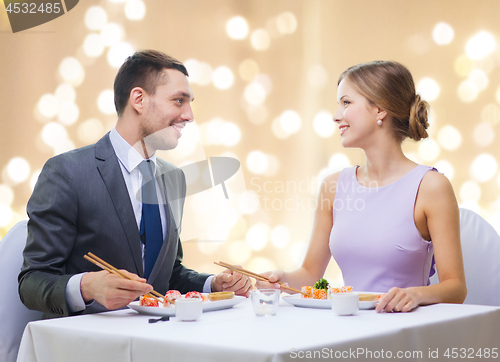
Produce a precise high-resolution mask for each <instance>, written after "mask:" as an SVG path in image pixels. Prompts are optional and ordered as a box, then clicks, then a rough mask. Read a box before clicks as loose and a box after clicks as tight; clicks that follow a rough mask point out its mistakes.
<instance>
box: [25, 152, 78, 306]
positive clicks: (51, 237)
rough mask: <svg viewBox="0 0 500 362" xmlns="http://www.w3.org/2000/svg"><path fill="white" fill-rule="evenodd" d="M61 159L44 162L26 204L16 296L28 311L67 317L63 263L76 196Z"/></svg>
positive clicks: (71, 234)
mask: <svg viewBox="0 0 500 362" xmlns="http://www.w3.org/2000/svg"><path fill="white" fill-rule="evenodd" d="M71 176H72V173H71V171H70V170H69V169H68V168H67V167H65V162H64V158H63V157H60V156H59V157H55V158H52V159H50V160H49V161H47V163H46V164H45V166H44V168H43V170H42V172H41V174H40V176H39V178H38V181H37V184H36V186H35V189H34V191H33V194H32V196H31V198H30V200H29V201H28V205H27V212H28V216H29V221H28V238H27V242H26V248H25V249H24V253H23V255H24V262H23V266H22V269H21V273H20V274H19V295H20V298H21V301H22V302H23V303H24V305H26V307H27V308H29V309H35V310H40V311H42V312H44V313H48V314H52V315H57V316H67V315H69V314H70V313H69V311H68V307H67V303H66V298H65V289H66V284H67V282H68V280H69V278H70V277H71V275H69V274H66V270H65V263H66V261H67V259H68V257H69V255H70V253H71V251H72V248H73V246H74V243H75V240H76V233H77V224H76V220H77V214H78V206H77V205H78V195H77V191H76V190H75V187H74V182H72V179H71Z"/></svg>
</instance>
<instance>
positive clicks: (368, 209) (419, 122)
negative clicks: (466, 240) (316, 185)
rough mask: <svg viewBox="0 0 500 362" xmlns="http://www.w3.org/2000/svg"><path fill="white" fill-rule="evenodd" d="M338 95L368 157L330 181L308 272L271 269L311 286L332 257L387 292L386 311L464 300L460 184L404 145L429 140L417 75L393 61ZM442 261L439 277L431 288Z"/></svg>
mask: <svg viewBox="0 0 500 362" xmlns="http://www.w3.org/2000/svg"><path fill="white" fill-rule="evenodd" d="M337 99H338V100H339V101H338V102H339V108H338V110H337V112H336V113H335V115H334V121H335V122H336V123H338V125H339V130H340V135H341V137H342V145H343V146H344V147H357V148H361V149H362V150H363V151H364V154H365V158H366V163H365V165H363V166H354V167H349V168H346V169H344V170H343V171H341V172H337V173H334V174H332V175H330V176H328V177H327V178H326V179H325V181H324V183H323V185H322V187H321V191H320V198H321V199H322V200H323V199H327V200H330V201H331V203H327V204H326V207H325V206H324V205H325V204H324V203H321V204H320V207H318V209H317V211H316V221H315V225H314V229H313V234H312V237H311V241H310V245H309V249H308V251H307V254H306V257H305V259H304V262H303V263H302V266H301V268H299V269H297V270H295V271H292V272H289V273H285V272H283V271H274V272H268V273H267V274H265V275H266V276H269V279H270V280H272V282H277V281H281V282H287V283H289V284H290V285H291V286H294V287H295V288H299V287H300V286H302V285H312V283H314V282H315V281H316V280H318V279H319V278H321V277H322V276H323V274H324V272H325V270H326V267H327V265H328V262H329V260H330V255H332V256H333V257H334V259H335V261H336V262H337V263H338V265H339V266H340V269H341V271H342V275H343V277H344V282H345V283H346V285H350V286H353V288H354V290H355V291H368V292H382V293H386V294H385V296H384V297H382V298H381V300H380V301H379V303H378V305H377V308H376V309H377V311H378V312H381V311H382V310H385V311H387V312H389V311H397V312H407V311H410V310H412V309H414V308H416V307H417V306H418V305H423V304H432V303H439V302H447V303H462V302H463V301H464V299H465V295H466V287H465V277H464V270H463V261H462V255H461V247H460V232H459V220H458V206H457V202H456V199H455V195H454V193H453V189H452V187H451V184H450V183H449V181H448V180H447V179H446V178H445V177H444V176H443V175H441V174H439V173H438V172H434V171H436V169H434V168H433V167H428V166H423V165H417V164H416V163H414V162H413V161H411V160H409V159H408V158H407V157H406V156H405V155H404V153H403V151H402V148H401V142H402V141H403V139H404V138H407V137H410V138H413V139H415V140H419V139H421V138H425V137H427V132H426V128H427V127H428V123H427V108H428V105H427V103H426V102H425V101H422V100H421V99H420V96H419V95H418V94H416V93H415V85H414V83H413V77H412V76H411V74H410V72H409V71H408V70H407V69H406V68H405V67H404V66H403V65H401V64H399V63H395V62H388V61H377V62H372V63H365V64H359V65H356V66H354V67H351V68H349V69H347V70H346V71H345V72H343V73H342V74H341V75H340V77H339V81H338V90H337ZM360 225H361V227H360ZM330 253H331V254H330ZM434 259H435V261H436V266H437V268H438V272H439V276H440V283H439V284H437V285H433V286H429V284H430V281H429V277H430V276H431V275H432V274H434V265H433V260H434ZM258 286H259V287H262V288H266V287H269V286H276V284H269V283H265V282H258Z"/></svg>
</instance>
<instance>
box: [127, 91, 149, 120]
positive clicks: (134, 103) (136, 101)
mask: <svg viewBox="0 0 500 362" xmlns="http://www.w3.org/2000/svg"><path fill="white" fill-rule="evenodd" d="M145 97H146V92H145V91H144V89H142V88H141V87H135V88H132V90H131V91H130V97H129V102H130V105H131V107H132V109H134V110H135V111H136V112H137V113H138V114H142V112H143V110H144V106H145Z"/></svg>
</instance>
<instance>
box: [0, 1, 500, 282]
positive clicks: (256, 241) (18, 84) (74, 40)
mask: <svg viewBox="0 0 500 362" xmlns="http://www.w3.org/2000/svg"><path fill="white" fill-rule="evenodd" d="M498 14H500V2H499V1H497V0H481V1H472V0H440V1H430V0H424V1H418V2H416V1H400V0H377V1H368V0H366V1H362V0H355V1H349V2H346V1H338V0H307V1H306V0H273V1H268V0H210V1H204V0H183V1H171V0H163V1H145V0H86V1H80V3H79V4H78V5H77V6H76V7H75V8H74V9H73V10H71V11H70V12H68V13H67V14H65V15H64V16H62V17H60V18H57V19H55V20H53V21H51V22H49V23H46V24H44V25H41V26H38V27H36V28H32V29H29V30H26V31H23V32H20V33H16V34H13V33H12V31H11V28H10V25H9V22H8V18H7V13H6V11H5V7H4V5H3V4H2V5H0V49H1V51H0V64H1V67H0V79H1V86H0V87H1V88H0V107H1V114H2V115H1V120H0V238H1V237H2V236H3V235H5V234H6V233H7V231H8V230H9V229H10V227H12V226H13V225H14V224H15V223H16V222H17V221H19V220H21V219H23V218H26V217H27V216H26V211H25V209H26V203H27V201H28V199H29V197H30V195H31V192H32V189H33V187H34V184H35V182H36V179H37V177H38V174H39V172H40V170H41V168H42V167H43V164H44V163H45V162H46V160H47V159H48V158H50V157H52V156H54V155H57V154H59V153H61V152H64V151H67V150H70V149H73V148H76V147H81V146H85V145H88V144H91V143H94V142H96V141H97V140H98V139H100V138H101V137H102V136H103V135H104V134H105V133H106V132H108V131H109V130H110V129H112V128H113V127H114V125H115V122H116V115H115V110H114V105H113V92H112V87H113V80H114V76H115V74H116V72H117V69H118V67H119V66H120V65H121V63H122V62H123V60H124V59H125V57H126V56H128V55H129V54H131V53H133V52H134V51H136V50H141V49H148V48H152V49H157V50H161V51H163V52H166V53H168V54H170V55H173V56H174V57H176V58H178V59H179V60H181V61H183V62H184V63H185V64H186V66H187V68H188V71H189V72H190V78H189V80H190V83H191V87H192V90H193V92H194V94H195V101H194V102H193V110H194V114H195V118H196V121H195V122H194V123H193V124H191V125H189V126H188V128H186V132H185V134H184V135H183V138H182V139H181V143H180V145H179V147H178V149H176V150H175V151H170V152H168V153H166V154H165V155H162V157H164V158H166V159H167V160H171V161H173V162H174V163H176V164H178V165H183V164H189V163H192V162H195V161H200V160H202V159H203V158H204V157H216V156H228V157H234V158H237V159H238V160H239V161H240V162H241V168H240V170H239V171H238V173H237V175H236V176H235V179H236V178H237V180H238V182H237V183H238V185H237V186H232V185H231V182H230V180H228V190H229V194H231V192H232V191H234V192H235V193H234V195H236V196H235V197H233V199H232V200H234V201H235V202H233V204H232V205H231V206H232V208H233V211H234V212H233V213H232V216H233V217H228V218H227V219H222V220H223V221H224V220H227V221H226V222H222V223H219V224H220V227H218V228H217V230H211V232H210V233H208V234H205V235H201V232H200V233H196V235H195V236H196V237H193V238H191V237H192V236H193V235H190V236H188V237H187V238H183V240H184V254H185V264H186V265H187V266H189V267H193V268H195V269H197V270H199V271H207V272H214V273H216V272H219V271H220V268H219V267H217V266H215V265H214V264H213V262H214V261H219V260H223V261H226V262H229V263H238V264H241V265H243V266H244V267H245V268H247V269H250V270H253V271H256V272H262V271H266V270H270V269H274V268H280V269H284V270H291V269H293V268H295V267H297V266H299V265H300V263H301V261H302V259H303V257H304V254H305V251H306V249H307V245H308V243H309V237H310V233H311V229H312V224H313V216H314V210H315V208H316V197H317V192H318V184H319V182H320V181H321V179H322V178H323V177H324V176H325V175H327V174H329V173H331V172H335V171H338V170H340V169H342V168H344V167H347V166H351V165H356V164H358V165H361V164H363V163H364V156H363V153H362V152H361V151H359V150H353V149H343V148H342V147H341V145H340V136H339V132H338V129H337V127H336V126H335V125H334V123H333V121H332V115H333V114H334V113H335V110H336V108H337V103H336V83H337V77H338V75H339V74H340V73H341V72H342V71H343V70H344V69H346V68H347V67H349V66H351V65H354V64H357V63H361V62H367V61H372V60H378V59H386V60H396V61H398V62H401V63H403V64H405V65H406V66H407V67H408V68H409V69H410V71H411V72H412V74H413V76H414V79H415V83H416V85H417V91H418V92H419V93H420V94H421V95H422V97H423V98H424V99H426V100H427V101H428V102H429V103H430V105H431V109H432V111H431V119H430V129H429V134H430V137H429V138H428V139H426V140H424V141H421V142H414V141H410V140H407V141H405V142H404V144H403V147H404V150H405V152H406V154H407V155H408V157H409V158H410V159H412V160H414V161H416V162H419V163H423V164H426V165H432V166H435V167H436V168H438V170H439V171H441V172H443V173H444V174H445V175H446V176H447V177H448V178H449V179H450V180H451V182H452V184H453V186H454V189H455V193H456V195H457V199H458V201H459V204H460V206H461V207H467V208H470V209H473V210H474V211H476V212H478V213H479V214H481V215H482V216H483V217H484V218H486V219H487V220H488V221H489V222H490V223H491V224H492V225H493V226H494V227H495V228H496V229H497V231H500V172H499V170H498V163H499V161H500V148H499V140H498V138H497V135H498V133H500V125H499V124H500V47H499V46H498V42H499V41H500V23H499V21H498ZM242 185H244V187H242ZM213 189H214V190H216V189H218V195H219V196H220V198H221V200H223V193H222V189H221V187H220V186H216V187H214V188H213ZM201 194H202V193H200V195H201ZM186 205H187V206H186V208H187V212H186V215H185V220H184V227H183V230H184V229H186V225H192V224H197V223H200V222H202V220H203V218H204V217H206V215H207V213H208V214H211V213H212V211H211V210H210V208H208V207H207V208H205V207H203V208H200V207H195V206H192V205H191V203H190V201H189V198H188V200H186ZM190 207H192V208H193V210H191V211H192V212H191V211H190ZM200 209H203V210H201V211H202V212H200ZM220 215H223V214H222V213H221V214H220ZM219 221H220V220H219ZM183 232H184V231H183ZM188 239H190V240H188ZM326 276H327V278H328V279H329V281H330V282H331V283H332V284H336V285H340V284H342V278H341V273H340V272H339V270H338V268H337V266H336V264H335V262H331V263H330V266H329V268H328V270H327V275H326Z"/></svg>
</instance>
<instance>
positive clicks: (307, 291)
mask: <svg viewBox="0 0 500 362" xmlns="http://www.w3.org/2000/svg"><path fill="white" fill-rule="evenodd" d="M312 290H313V287H311V286H303V287H302V288H300V291H301V292H302V294H301V295H302V298H312V297H313V291H312Z"/></svg>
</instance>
